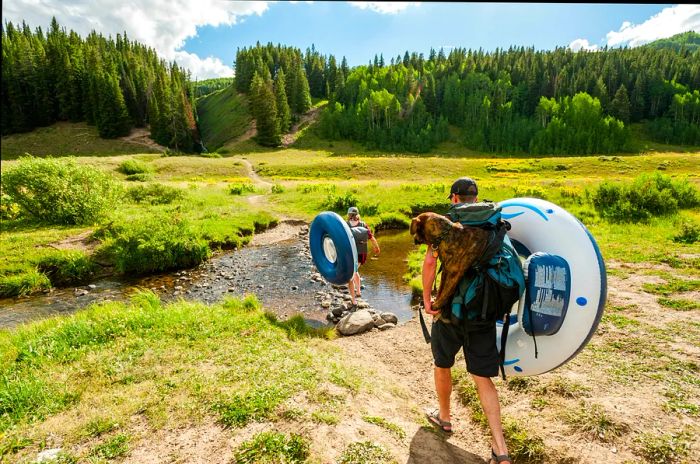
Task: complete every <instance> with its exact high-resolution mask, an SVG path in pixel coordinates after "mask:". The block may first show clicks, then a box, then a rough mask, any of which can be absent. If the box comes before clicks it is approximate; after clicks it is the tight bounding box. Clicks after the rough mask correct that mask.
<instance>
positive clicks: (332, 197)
mask: <svg viewBox="0 0 700 464" xmlns="http://www.w3.org/2000/svg"><path fill="white" fill-rule="evenodd" d="M357 203H358V201H357V197H356V196H355V195H354V194H353V193H352V192H345V195H336V194H333V193H330V194H328V196H326V199H325V201H324V202H323V205H322V206H323V207H324V208H327V209H330V210H334V211H342V212H343V214H344V213H345V212H346V211H347V210H348V208H350V207H351V206H357ZM363 214H364V213H363Z"/></svg>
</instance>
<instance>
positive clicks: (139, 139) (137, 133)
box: [119, 127, 167, 152]
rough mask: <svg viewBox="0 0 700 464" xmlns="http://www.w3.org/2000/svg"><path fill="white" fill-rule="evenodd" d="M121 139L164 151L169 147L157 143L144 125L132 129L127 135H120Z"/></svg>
mask: <svg viewBox="0 0 700 464" xmlns="http://www.w3.org/2000/svg"><path fill="white" fill-rule="evenodd" d="M119 139H120V140H123V141H125V142H130V143H135V144H137V145H143V146H145V147H148V148H152V149H154V150H159V151H161V152H164V151H165V150H166V148H167V147H164V146H163V145H160V144H159V143H156V142H155V141H154V140H153V139H152V138H151V132H150V131H149V130H148V129H146V128H144V127H135V128H134V129H132V130H131V133H130V134H129V135H127V136H125V137H119Z"/></svg>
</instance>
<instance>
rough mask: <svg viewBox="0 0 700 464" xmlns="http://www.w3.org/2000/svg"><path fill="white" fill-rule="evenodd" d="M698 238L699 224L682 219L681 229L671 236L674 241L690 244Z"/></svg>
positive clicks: (699, 235) (699, 232)
mask: <svg viewBox="0 0 700 464" xmlns="http://www.w3.org/2000/svg"><path fill="white" fill-rule="evenodd" d="M699 240H700V224H697V223H696V222H692V221H684V222H682V223H681V230H680V231H679V232H678V233H677V234H676V235H674V236H673V241H674V242H676V243H687V244H688V245H692V244H693V243H695V242H697V241H699Z"/></svg>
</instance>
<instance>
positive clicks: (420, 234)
mask: <svg viewBox="0 0 700 464" xmlns="http://www.w3.org/2000/svg"><path fill="white" fill-rule="evenodd" d="M450 227H460V224H459V223H453V222H452V221H450V220H449V219H447V218H446V217H444V216H441V215H439V214H437V213H430V212H428V213H421V214H419V215H418V216H416V217H414V218H413V219H412V220H411V228H410V232H411V235H412V236H413V242H414V243H415V244H416V245H419V244H421V243H426V244H428V245H430V244H433V243H437V242H438V241H439V238H440V237H441V236H442V235H443V233H444V232H445V231H446V229H449V228H450Z"/></svg>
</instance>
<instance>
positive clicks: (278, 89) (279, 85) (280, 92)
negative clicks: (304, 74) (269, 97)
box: [275, 69, 292, 133]
mask: <svg viewBox="0 0 700 464" xmlns="http://www.w3.org/2000/svg"><path fill="white" fill-rule="evenodd" d="M275 103H276V105H277V121H278V126H279V130H280V132H282V133H286V132H288V131H289V128H290V126H291V121H292V116H291V112H290V110H289V104H288V103H287V91H286V83H285V77H284V71H282V70H281V69H280V70H279V71H277V75H276V76H275Z"/></svg>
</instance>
